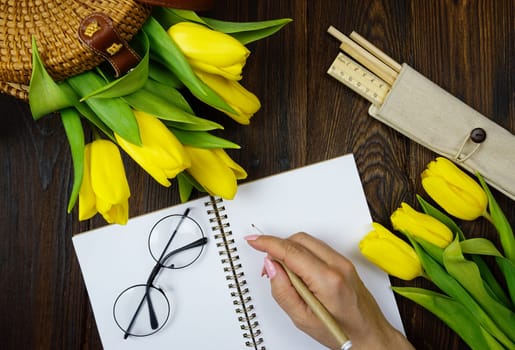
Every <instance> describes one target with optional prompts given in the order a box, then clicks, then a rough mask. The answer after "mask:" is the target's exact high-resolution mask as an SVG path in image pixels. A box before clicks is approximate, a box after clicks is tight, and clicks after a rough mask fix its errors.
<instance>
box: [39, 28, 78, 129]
mask: <svg viewBox="0 0 515 350" xmlns="http://www.w3.org/2000/svg"><path fill="white" fill-rule="evenodd" d="M75 103H76V99H75V98H74V96H73V95H70V94H68V93H67V92H66V91H65V90H63V88H62V86H61V85H60V84H57V83H56V82H54V80H53V79H52V77H50V75H49V74H48V72H47V71H46V69H45V66H44V64H43V62H42V60H41V57H40V56H39V52H38V47H37V44H36V39H35V38H34V37H32V75H31V77H30V86H29V106H30V111H31V113H32V117H33V118H34V119H35V120H38V119H39V118H41V117H44V116H45V115H48V114H49V113H52V112H57V111H59V110H61V109H63V108H66V107H70V106H73V105H74V104H75Z"/></svg>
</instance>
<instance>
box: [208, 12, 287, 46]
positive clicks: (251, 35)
mask: <svg viewBox="0 0 515 350" xmlns="http://www.w3.org/2000/svg"><path fill="white" fill-rule="evenodd" d="M203 20H204V21H205V22H206V23H207V24H208V26H210V27H211V28H212V29H215V30H218V31H221V32H224V33H227V34H230V35H231V36H232V37H234V38H235V39H236V40H238V41H239V42H241V43H242V44H243V45H247V44H250V43H252V42H254V41H258V40H261V39H263V38H266V37H268V36H271V35H273V34H275V33H277V32H278V31H279V30H281V28H282V27H284V26H285V25H286V24H288V23H290V22H291V21H292V19H291V18H281V19H274V20H268V21H260V22H226V21H220V20H217V19H211V18H203Z"/></svg>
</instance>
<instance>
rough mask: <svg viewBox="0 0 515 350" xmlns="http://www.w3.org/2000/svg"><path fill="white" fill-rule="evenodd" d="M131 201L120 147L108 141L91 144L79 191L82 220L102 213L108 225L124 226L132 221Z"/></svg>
mask: <svg viewBox="0 0 515 350" xmlns="http://www.w3.org/2000/svg"><path fill="white" fill-rule="evenodd" d="M129 197H130V189H129V184H128V183H127V178H126V176H125V169H124V167H123V161H122V157H121V155H120V151H119V149H118V147H117V146H116V145H115V144H114V143H112V142H111V141H107V140H95V141H93V142H92V143H89V144H87V145H86V147H85V149H84V175H83V179H82V184H81V188H80V191H79V220H87V219H89V218H91V217H92V216H93V215H95V214H96V213H97V212H98V213H100V214H102V216H103V217H104V219H105V220H106V221H107V222H108V223H110V224H112V223H117V224H120V225H124V224H126V223H127V220H128V218H129Z"/></svg>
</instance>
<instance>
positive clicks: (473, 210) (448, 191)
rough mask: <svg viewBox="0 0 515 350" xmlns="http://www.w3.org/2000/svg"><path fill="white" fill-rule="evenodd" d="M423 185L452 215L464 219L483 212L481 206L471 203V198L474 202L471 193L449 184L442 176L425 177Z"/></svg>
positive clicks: (471, 218)
mask: <svg viewBox="0 0 515 350" xmlns="http://www.w3.org/2000/svg"><path fill="white" fill-rule="evenodd" d="M422 186H423V187H424V189H425V190H426V192H427V193H428V194H429V195H430V196H431V197H432V198H433V199H434V200H435V201H436V202H437V203H438V204H440V206H441V207H442V208H443V209H444V210H445V211H447V212H448V213H449V214H451V215H452V216H455V217H457V218H460V219H463V220H474V219H476V218H477V217H478V216H480V215H481V214H482V211H481V207H479V206H475V205H470V203H471V202H470V200H472V203H474V200H473V199H472V197H471V196H470V195H469V194H467V193H466V192H458V191H456V190H455V189H453V188H451V187H449V186H447V182H446V181H445V180H444V179H442V178H440V177H425V178H423V179H422ZM464 198H466V199H464ZM467 199H468V201H467Z"/></svg>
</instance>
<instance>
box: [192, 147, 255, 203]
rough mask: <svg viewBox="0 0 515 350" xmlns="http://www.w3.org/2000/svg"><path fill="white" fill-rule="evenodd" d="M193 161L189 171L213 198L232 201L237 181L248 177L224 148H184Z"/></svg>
mask: <svg viewBox="0 0 515 350" xmlns="http://www.w3.org/2000/svg"><path fill="white" fill-rule="evenodd" d="M184 148H185V149H186V152H187V153H188V155H189V157H190V159H191V167H189V168H188V169H187V171H188V173H190V174H191V175H192V176H193V177H194V178H195V180H196V181H198V182H199V183H200V184H201V185H202V187H204V189H205V190H206V191H207V192H208V193H209V194H210V195H213V196H220V197H222V198H225V199H232V198H234V195H235V194H236V190H237V180H239V179H244V178H246V177H247V173H246V172H245V170H244V169H243V168H242V167H241V166H239V165H238V164H237V163H236V162H234V161H233V160H232V159H231V158H230V157H229V156H228V155H227V153H226V152H225V151H224V150H223V149H222V148H215V149H206V148H196V147H189V146H184Z"/></svg>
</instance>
